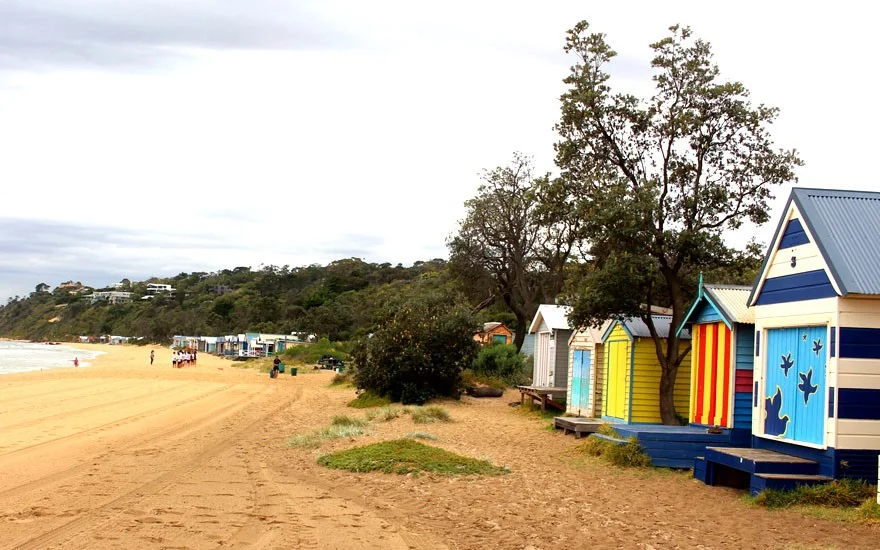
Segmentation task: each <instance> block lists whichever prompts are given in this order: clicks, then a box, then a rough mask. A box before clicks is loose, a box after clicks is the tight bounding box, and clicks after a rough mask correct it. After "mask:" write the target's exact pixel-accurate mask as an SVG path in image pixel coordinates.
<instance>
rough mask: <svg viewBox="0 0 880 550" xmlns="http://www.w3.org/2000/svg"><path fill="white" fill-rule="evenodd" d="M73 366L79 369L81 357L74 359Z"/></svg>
mask: <svg viewBox="0 0 880 550" xmlns="http://www.w3.org/2000/svg"><path fill="white" fill-rule="evenodd" d="M73 366H74V367H78V366H79V357H74V358H73Z"/></svg>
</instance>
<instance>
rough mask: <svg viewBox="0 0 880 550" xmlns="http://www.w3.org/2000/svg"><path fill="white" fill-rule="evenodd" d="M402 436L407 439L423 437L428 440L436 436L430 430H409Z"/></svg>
mask: <svg viewBox="0 0 880 550" xmlns="http://www.w3.org/2000/svg"><path fill="white" fill-rule="evenodd" d="M404 437H406V438H409V439H425V440H428V441H436V440H437V436H436V435H434V434H432V433H430V432H410V433H408V434H406V435H405V436H404Z"/></svg>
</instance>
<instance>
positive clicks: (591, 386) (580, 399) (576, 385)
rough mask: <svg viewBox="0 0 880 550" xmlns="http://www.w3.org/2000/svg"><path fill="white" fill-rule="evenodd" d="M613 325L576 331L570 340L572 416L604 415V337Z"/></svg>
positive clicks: (569, 409) (568, 400)
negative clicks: (606, 330) (604, 333)
mask: <svg viewBox="0 0 880 550" xmlns="http://www.w3.org/2000/svg"><path fill="white" fill-rule="evenodd" d="M610 324H611V322H610V321H609V322H607V323H605V324H604V325H602V326H601V327H599V328H595V327H588V328H582V329H578V330H575V331H573V332H572V334H571V337H570V338H569V339H568V383H567V384H566V386H567V388H568V391H567V392H566V400H565V402H566V412H567V413H569V414H573V415H577V416H586V417H597V416H601V414H602V379H603V374H604V369H603V368H602V367H603V365H604V354H603V353H602V351H603V349H602V348H603V346H602V334H603V332H604V331H605V329H607V328H608V325H610Z"/></svg>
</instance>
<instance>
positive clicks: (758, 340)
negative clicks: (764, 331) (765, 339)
mask: <svg viewBox="0 0 880 550" xmlns="http://www.w3.org/2000/svg"><path fill="white" fill-rule="evenodd" d="M755 357H761V332H760V331H757V330H756V331H755Z"/></svg>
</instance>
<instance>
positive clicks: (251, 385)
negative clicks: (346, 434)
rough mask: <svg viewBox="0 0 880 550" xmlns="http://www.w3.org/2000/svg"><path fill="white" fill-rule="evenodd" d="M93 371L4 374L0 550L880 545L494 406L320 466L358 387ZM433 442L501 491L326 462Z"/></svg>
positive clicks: (129, 361)
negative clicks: (586, 445)
mask: <svg viewBox="0 0 880 550" xmlns="http://www.w3.org/2000/svg"><path fill="white" fill-rule="evenodd" d="M98 349H102V350H105V351H108V354H107V355H105V356H102V357H100V358H99V359H97V360H96V361H94V364H93V366H91V367H88V368H80V369H64V370H54V371H43V372H35V373H26V374H17V375H8V376H4V377H0V548H39V549H43V548H90V549H91V548H220V547H222V548H327V549H333V548H366V549H371V548H375V549H379V548H381V549H385V550H394V549H398V548H399V549H406V548H487V547H490V548H505V549H506V548H533V549H550V548H563V547H564V548H591V547H592V548H607V547H621V548H758V547H761V548H785V547H792V548H805V547H822V548H827V547H839V548H869V547H876V540H877V536H878V533H877V531H876V530H874V529H872V528H870V527H867V526H861V525H855V526H853V525H844V524H838V523H830V522H825V521H821V520H817V519H813V518H804V517H801V516H798V515H795V514H791V513H786V512H778V513H770V512H767V511H764V510H759V509H753V508H749V507H747V506H746V505H745V504H743V503H742V501H741V499H740V496H739V495H740V494H739V493H737V492H735V491H733V490H728V489H723V488H713V487H705V486H703V485H701V484H699V483H696V482H694V481H693V480H691V479H689V478H688V477H687V476H686V475H671V474H666V475H660V474H645V473H643V472H626V471H620V470H616V469H613V468H610V467H608V466H606V465H604V464H603V463H600V462H597V461H595V460H593V459H590V458H584V457H583V456H582V455H580V454H579V453H578V452H577V451H576V450H575V447H576V446H577V444H578V442H576V441H575V440H574V439H573V438H571V437H565V436H562V435H561V434H559V433H553V432H549V431H547V430H545V429H544V427H543V424H542V423H541V422H539V421H536V420H534V419H532V418H528V417H526V416H524V415H521V414H518V413H517V412H516V411H515V410H514V409H512V408H511V407H509V406H507V403H508V402H510V401H513V400H515V397H514V396H512V395H507V396H506V397H505V398H502V399H500V400H498V399H496V400H475V399H468V398H465V399H463V400H462V401H461V402H459V403H449V404H446V405H445V406H447V407H448V408H449V410H450V412H451V414H452V416H453V419H454V422H453V423H451V424H442V425H430V426H427V427H425V426H415V425H413V424H412V421H411V420H410V419H409V418H400V419H396V420H394V421H392V422H389V423H384V424H374V425H373V426H371V428H370V433H369V434H368V435H365V436H362V437H360V438H358V439H357V440H356V441H350V440H342V441H334V442H331V443H328V444H326V445H325V446H323V447H322V448H320V449H318V450H309V449H291V448H288V447H287V446H286V445H284V442H285V440H286V439H287V438H288V437H289V436H291V435H293V434H296V433H305V432H308V431H311V430H313V429H317V428H320V427H321V426H324V425H326V424H327V423H328V422H329V420H330V418H331V417H332V416H333V415H334V414H343V413H345V414H353V415H360V414H362V413H361V412H358V411H352V410H351V409H346V408H345V406H344V404H345V402H346V401H347V400H349V399H351V397H353V394H352V391H351V390H350V389H338V388H330V387H328V383H329V380H330V377H331V376H332V374H331V373H329V372H326V371H320V372H315V373H313V372H305V373H303V372H301V373H300V375H299V376H297V377H292V376H289V375H287V374H285V375H282V377H281V378H279V379H277V380H271V379H269V378H268V377H267V376H266V375H265V374H259V373H256V372H254V371H251V370H244V369H238V368H234V367H233V366H232V363H230V362H229V361H225V360H222V359H218V358H215V357H210V356H207V355H202V356H201V357H200V361H199V366H198V367H196V368H186V369H172V368H171V366H170V358H169V356H168V350H167V349H160V348H155V349H156V364H155V365H154V366H152V367H151V366H149V359H148V356H149V348H133V347H127V346H114V347H111V346H100V347H98ZM414 430H422V431H430V432H431V433H433V434H434V435H436V436H437V437H438V440H437V442H436V444H437V445H439V446H442V447H444V448H447V449H450V450H453V451H456V452H459V453H462V454H466V455H470V456H475V457H479V458H489V459H491V460H492V461H494V462H495V463H498V464H503V465H505V466H507V467H508V468H510V469H511V470H512V473H511V474H509V475H506V476H501V477H486V478H451V479H450V478H444V477H437V476H430V475H428V476H424V475H423V476H391V475H384V474H367V475H358V474H351V473H346V472H340V471H334V470H327V469H324V468H322V467H320V466H318V465H317V464H316V463H315V458H316V456H317V455H318V454H321V453H324V452H327V451H329V450H333V449H338V448H346V447H350V446H353V445H356V444H359V443H367V442H373V441H377V440H381V439H386V438H390V437H396V436H401V435H403V434H405V433H407V432H411V431H414Z"/></svg>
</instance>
